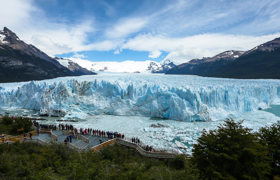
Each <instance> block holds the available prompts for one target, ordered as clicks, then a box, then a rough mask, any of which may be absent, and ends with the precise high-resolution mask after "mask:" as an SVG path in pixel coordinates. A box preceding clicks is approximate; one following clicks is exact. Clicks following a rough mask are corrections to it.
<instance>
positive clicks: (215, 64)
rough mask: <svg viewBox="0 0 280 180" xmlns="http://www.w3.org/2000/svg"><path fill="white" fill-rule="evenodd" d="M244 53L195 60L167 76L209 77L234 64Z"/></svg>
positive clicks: (235, 52)
mask: <svg viewBox="0 0 280 180" xmlns="http://www.w3.org/2000/svg"><path fill="white" fill-rule="evenodd" d="M243 53H244V51H234V50H230V51H225V52H222V53H220V54H217V55H215V56H213V57H205V58H202V59H193V60H190V61H188V62H186V63H183V64H180V65H178V66H175V67H174V68H172V69H170V70H169V71H168V72H167V74H193V75H201V76H207V75H208V74H209V73H211V72H213V71H216V70H217V69H218V68H220V67H221V66H223V65H224V64H226V63H229V62H232V61H234V60H235V59H237V58H238V57H240V56H241V55H242V54H243Z"/></svg>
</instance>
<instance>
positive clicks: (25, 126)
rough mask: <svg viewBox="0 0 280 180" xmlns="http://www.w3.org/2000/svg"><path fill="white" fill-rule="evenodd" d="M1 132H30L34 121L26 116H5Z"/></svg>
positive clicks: (14, 133) (0, 124)
mask: <svg viewBox="0 0 280 180" xmlns="http://www.w3.org/2000/svg"><path fill="white" fill-rule="evenodd" d="M0 127H1V128H0V133H5V134H11V135H16V134H21V133H23V132H29V131H31V130H32V121H31V120H30V119H29V118H24V117H14V118H12V117H9V116H4V117H3V120H2V122H1V123H0Z"/></svg>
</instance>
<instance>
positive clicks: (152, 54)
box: [149, 50, 161, 59]
mask: <svg viewBox="0 0 280 180" xmlns="http://www.w3.org/2000/svg"><path fill="white" fill-rule="evenodd" d="M160 55H161V52H160V51H158V50H155V51H152V52H150V54H149V58H153V59H155V58H158V57H159V56H160Z"/></svg>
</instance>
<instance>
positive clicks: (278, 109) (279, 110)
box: [264, 105, 280, 117]
mask: <svg viewBox="0 0 280 180" xmlns="http://www.w3.org/2000/svg"><path fill="white" fill-rule="evenodd" d="M264 111H266V112H270V113H272V114H274V115H275V116H278V117H280V105H271V107H270V108H268V109H265V110H264Z"/></svg>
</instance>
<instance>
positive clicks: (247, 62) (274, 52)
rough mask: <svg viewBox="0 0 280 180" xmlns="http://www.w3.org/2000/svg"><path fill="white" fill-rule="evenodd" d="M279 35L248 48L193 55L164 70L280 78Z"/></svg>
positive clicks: (176, 72)
mask: <svg viewBox="0 0 280 180" xmlns="http://www.w3.org/2000/svg"><path fill="white" fill-rule="evenodd" d="M279 69H280V38H276V39H274V40H272V41H269V42H266V43H264V44H261V45H259V46H257V47H255V48H253V49H251V50H249V51H246V52H242V51H226V52H223V53H221V54H218V55H216V56H214V57H212V58H202V59H194V60H191V61H189V62H187V63H183V64H180V65H178V66H175V67H174V68H172V69H171V70H169V71H168V72H166V74H191V75H199V76H207V77H222V78H240V79H280V71H279Z"/></svg>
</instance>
